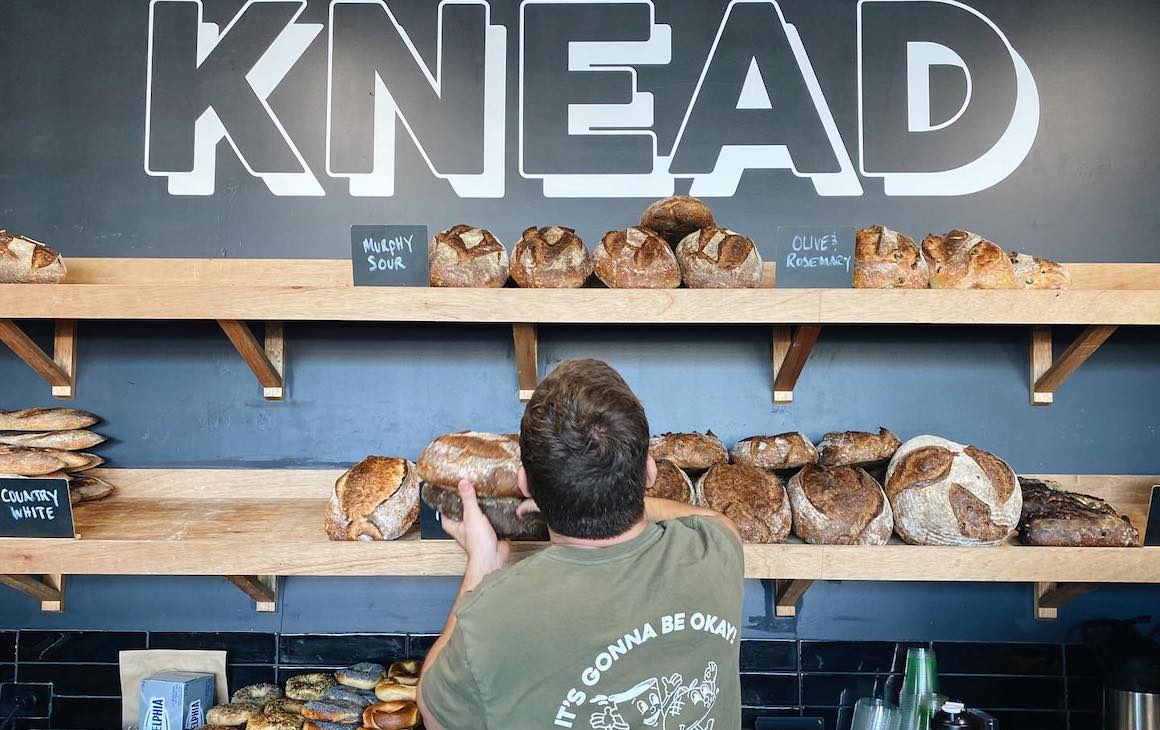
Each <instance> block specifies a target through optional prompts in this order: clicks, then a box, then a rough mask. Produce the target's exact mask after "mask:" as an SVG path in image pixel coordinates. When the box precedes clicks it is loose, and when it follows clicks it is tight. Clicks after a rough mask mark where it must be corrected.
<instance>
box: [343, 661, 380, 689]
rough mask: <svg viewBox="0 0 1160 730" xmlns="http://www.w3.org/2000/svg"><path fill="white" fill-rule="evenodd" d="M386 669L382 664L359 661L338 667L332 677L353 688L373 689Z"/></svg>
mask: <svg viewBox="0 0 1160 730" xmlns="http://www.w3.org/2000/svg"><path fill="white" fill-rule="evenodd" d="M386 674H387V670H386V669H385V668H384V667H383V665H382V664H375V663H373V662H359V663H358V664H353V665H351V666H349V667H347V668H346V669H339V670H338V671H337V672H335V673H334V678H335V679H337V680H338V683H339V684H342V685H345V686H347V687H354V688H355V689H374V688H375V685H376V684H378V683H379V680H380V679H382V678H383V677H385V676H386Z"/></svg>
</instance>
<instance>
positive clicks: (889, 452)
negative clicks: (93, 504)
mask: <svg viewBox="0 0 1160 730" xmlns="http://www.w3.org/2000/svg"><path fill="white" fill-rule="evenodd" d="M901 443H902V442H901V441H900V440H899V438H898V436H897V435H895V434H894V432H893V431H889V430H887V429H885V428H882V427H881V426H879V427H878V433H869V432H866V431H832V432H830V433H828V434H826V435H825V436H823V437H822V442H821V443H820V444H818V466H860V467H864V468H871V467H875V466H880V465H882V464H885V463H886V462H888V461H890V457H892V456H894V452H895V451H897V450H898V446H899V444H901Z"/></svg>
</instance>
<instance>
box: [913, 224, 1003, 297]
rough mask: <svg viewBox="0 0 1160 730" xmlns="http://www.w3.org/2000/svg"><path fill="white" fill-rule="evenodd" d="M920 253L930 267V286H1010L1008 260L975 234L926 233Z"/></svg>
mask: <svg viewBox="0 0 1160 730" xmlns="http://www.w3.org/2000/svg"><path fill="white" fill-rule="evenodd" d="M922 255H923V257H925V258H926V263H927V266H928V267H930V288H931V289H1011V288H1012V287H1014V286H1015V274H1014V270H1013V269H1012V267H1011V260H1010V259H1008V258H1007V254H1006V253H1005V252H1004V251H1003V249H1001V248H999V246H997V245H996V244H994V243H992V242H991V241H988V240H987V239H985V238H983V237H982V236H980V235H979V234H977V233H971V232H970V231H960V230H957V229H955V230H951V231H948V232H947V234H946V235H945V236H935V235H929V236H927V237H926V238H924V239H923V241H922Z"/></svg>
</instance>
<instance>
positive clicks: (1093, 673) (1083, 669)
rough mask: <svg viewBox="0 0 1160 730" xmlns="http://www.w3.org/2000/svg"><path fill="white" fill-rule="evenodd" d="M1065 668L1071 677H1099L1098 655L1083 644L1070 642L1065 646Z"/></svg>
mask: <svg viewBox="0 0 1160 730" xmlns="http://www.w3.org/2000/svg"><path fill="white" fill-rule="evenodd" d="M1063 657H1064V662H1065V667H1064V668H1065V669H1066V670H1067V676H1069V677H1098V676H1099V674H1100V670H1099V666H1097V664H1096V655H1095V653H1094V652H1092V650H1091V649H1089V648H1088V647H1086V646H1084V645H1083V644H1068V645H1067V646H1065V647H1064V648H1063Z"/></svg>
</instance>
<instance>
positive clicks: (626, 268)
mask: <svg viewBox="0 0 1160 730" xmlns="http://www.w3.org/2000/svg"><path fill="white" fill-rule="evenodd" d="M592 262H593V269H594V270H595V271H596V276H598V277H599V278H600V280H601V281H603V282H604V283H605V284H606V285H607V286H610V287H612V288H614V289H676V288H677V287H678V286H680V285H681V268H680V266H678V265H677V257H676V256H674V255H673V250H672V249H671V248H669V245H668V244H667V243H665V241H664V239H663V238H661V237H660V236H659V235H657V233H656V232H654V231H651V230H649V229H647V228H625V229H623V230H616V231H609V232H608V233H605V234H604V238H602V239H600V243H599V244H598V245H597V246H596V251H595V252H593V254H592Z"/></svg>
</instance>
